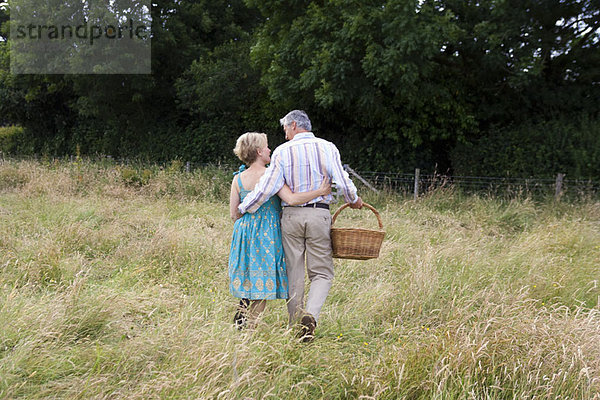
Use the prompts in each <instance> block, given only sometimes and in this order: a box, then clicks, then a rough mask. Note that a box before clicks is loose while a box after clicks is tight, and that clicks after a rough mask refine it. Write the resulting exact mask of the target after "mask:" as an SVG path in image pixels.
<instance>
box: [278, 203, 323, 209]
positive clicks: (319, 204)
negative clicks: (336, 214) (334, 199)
mask: <svg viewBox="0 0 600 400" xmlns="http://www.w3.org/2000/svg"><path fill="white" fill-rule="evenodd" d="M287 207H294V206H287ZM297 207H308V208H324V209H326V210H329V204H326V203H312V204H307V205H305V206H297Z"/></svg>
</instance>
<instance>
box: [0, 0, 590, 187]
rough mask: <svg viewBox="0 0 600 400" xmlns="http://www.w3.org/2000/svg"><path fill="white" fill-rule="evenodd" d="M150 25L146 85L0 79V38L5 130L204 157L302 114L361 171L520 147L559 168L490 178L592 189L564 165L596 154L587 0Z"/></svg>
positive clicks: (495, 0) (164, 5)
mask: <svg viewBox="0 0 600 400" xmlns="http://www.w3.org/2000/svg"><path fill="white" fill-rule="evenodd" d="M9 12H10V10H9V9H8V8H7V9H5V10H3V11H0V23H2V29H1V30H0V31H1V32H2V35H3V37H6V38H8V41H10V38H9V29H8V23H9V19H8V15H9ZM151 15H152V74H151V75H11V74H10V64H9V59H10V58H9V57H10V54H9V51H8V46H7V42H6V41H0V115H2V120H1V121H0V122H1V123H4V124H5V125H6V124H17V125H21V126H23V127H25V128H26V129H25V130H26V132H27V135H28V136H27V137H28V139H26V140H27V141H28V143H29V145H28V146H25V147H26V148H27V149H31V151H36V152H49V153H55V154H67V153H69V152H73V151H74V149H75V147H76V146H78V147H79V148H80V149H81V150H82V151H83V152H85V153H90V154H92V153H104V154H112V155H115V156H119V155H137V156H141V157H146V158H150V159H157V160H158V159H168V158H186V159H189V160H195V161H202V162H215V161H222V160H231V158H232V153H231V148H232V147H233V143H234V141H235V139H236V138H237V136H238V135H239V134H241V133H243V132H245V131H249V130H255V131H266V132H267V133H268V134H269V136H270V138H271V141H272V142H273V143H272V144H278V143H280V142H281V141H282V140H283V138H282V135H281V132H280V128H279V127H278V123H277V121H278V118H280V117H281V116H282V115H283V114H285V113H286V112H287V111H289V110H290V109H293V108H300V109H304V110H306V111H307V112H308V113H309V115H310V117H311V119H312V120H313V126H314V127H315V131H316V133H317V134H318V135H320V136H322V137H325V138H327V139H329V140H332V141H334V142H335V143H336V144H337V145H338V146H339V147H340V150H341V151H342V154H343V157H344V159H345V160H346V161H347V162H350V163H351V164H352V165H354V166H356V167H359V168H363V169H375V170H385V171H387V170H406V169H411V168H414V167H421V168H434V166H436V165H437V168H438V170H445V171H450V172H454V173H471V172H476V171H480V172H481V171H485V173H488V174H493V172H494V168H496V167H497V168H500V167H498V166H499V165H500V164H501V163H500V161H499V160H500V159H501V158H502V157H501V155H495V154H494V152H492V151H489V150H488V147H489V146H491V143H495V144H494V146H498V145H500V146H501V144H502V143H503V142H506V143H512V144H511V146H517V147H519V144H518V143H519V140H518V139H517V140H516V141H515V139H516V138H519V137H521V136H524V137H523V140H521V141H520V143H521V145H520V146H521V147H522V148H521V149H520V151H522V152H524V153H525V154H529V153H531V154H533V153H536V154H539V148H540V145H541V143H539V142H540V141H542V140H543V141H547V143H545V144H544V145H543V146H542V148H544V149H546V150H545V151H546V152H547V153H548V159H550V160H551V159H557V158H556V157H555V156H553V154H562V156H561V157H562V158H560V159H561V161H560V163H550V167H549V166H548V165H547V164H544V170H543V171H542V170H540V168H541V167H539V165H541V164H540V163H537V164H534V163H533V162H532V161H531V160H528V159H527V158H526V157H525V158H519V157H513V159H515V160H517V159H519V161H518V163H520V165H515V166H514V168H513V167H511V166H510V165H507V163H508V164H510V162H504V161H503V164H502V165H503V167H502V168H503V170H502V171H497V173H498V174H500V173H502V174H504V173H506V172H507V171H505V169H507V168H508V172H509V173H510V172H514V173H515V174H538V175H539V174H554V173H555V172H556V171H554V169H556V168H561V169H563V170H565V171H563V172H570V171H572V172H573V173H574V174H578V175H581V176H596V177H599V176H600V166H598V165H597V163H595V161H594V159H593V156H592V155H590V154H592V153H593V152H592V153H589V154H588V153H586V154H587V155H584V156H582V155H581V154H583V153H581V152H577V151H573V152H570V153H569V152H566V153H565V146H566V145H565V143H569V145H568V146H570V148H573V149H577V148H578V147H580V146H581V147H585V146H597V147H600V139H598V140H594V139H593V136H594V135H593V134H591V133H590V132H596V129H597V128H596V127H597V126H598V120H599V118H600V116H599V115H598V107H597V104H599V101H600V67H599V66H600V49H599V46H600V1H598V0H585V1H576V0H547V1H539V0H525V1H521V0H519V1H517V0H479V1H475V0H388V1H373V0H363V1H353V0H351V1H340V0H330V1H303V0H294V1H290V2H280V1H276V0H261V1H258V0H245V1H241V0H238V1H227V2H224V1H206V0H191V1H190V0H184V1H173V0H160V1H155V2H153V3H152V10H151ZM549 126H551V127H552V129H547V127H549ZM560 132H570V133H569V135H570V136H569V137H567V138H563V139H561V140H559V139H558V137H559V136H560V135H561V133H560ZM586 132H587V133H586ZM531 138H536V139H535V140H530V139H531ZM591 138H592V139H591ZM486 146H488V147H486ZM494 148H495V147H494ZM478 151H479V152H480V153H481V154H486V157H485V159H479V160H478V161H477V167H482V166H486V165H487V166H488V167H489V168H488V167H485V168H484V169H481V168H479V169H478V168H475V165H474V164H473V163H470V162H469V156H470V155H472V154H474V153H477V152H478ZM567 153H568V154H572V156H568V157H567V156H564V154H567ZM575 154H578V155H575ZM494 157H500V158H498V159H495V158H494ZM540 157H541V156H540ZM565 157H566V158H565ZM569 157H570V158H569ZM582 157H583V158H584V159H582ZM536 165H538V166H536ZM494 166H496V167H494Z"/></svg>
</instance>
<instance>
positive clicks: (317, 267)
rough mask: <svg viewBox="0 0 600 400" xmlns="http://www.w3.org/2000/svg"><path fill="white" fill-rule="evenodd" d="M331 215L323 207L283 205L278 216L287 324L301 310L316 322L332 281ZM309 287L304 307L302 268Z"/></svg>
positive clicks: (291, 321) (292, 320)
mask: <svg viewBox="0 0 600 400" xmlns="http://www.w3.org/2000/svg"><path fill="white" fill-rule="evenodd" d="M330 229H331V214H330V213H329V210H326V209H323V208H308V207H284V209H283V214H282V217H281V233H282V241H283V250H284V251H285V259H286V268H287V277H288V294H289V299H288V303H287V307H288V313H289V323H290V325H292V324H293V323H294V322H295V321H297V320H298V319H299V318H300V317H301V315H302V313H303V312H308V313H310V314H312V316H313V317H314V318H315V320H317V321H318V319H319V314H320V313H321V308H322V307H323V304H324V303H325V299H326V298H327V294H328V293H329V289H330V288H331V282H332V280H333V259H332V251H331V233H330ZM305 267H306V271H307V273H308V279H309V281H310V289H309V292H308V298H307V300H306V308H304V276H305V273H304V269H305Z"/></svg>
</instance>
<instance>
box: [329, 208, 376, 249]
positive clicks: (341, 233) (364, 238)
mask: <svg viewBox="0 0 600 400" xmlns="http://www.w3.org/2000/svg"><path fill="white" fill-rule="evenodd" d="M349 205H350V204H348V203H346V204H344V205H343V206H341V207H340V208H338V210H337V211H336V212H335V214H333V220H332V221H331V246H332V247H333V256H334V257H336V258H348V259H351V260H368V259H371V258H377V257H379V249H380V248H381V243H383V237H384V236H385V231H384V230H383V223H381V217H380V216H379V213H378V212H377V210H376V209H375V208H373V206H371V205H370V204H367V203H363V207H367V208H368V209H370V210H371V211H373V213H374V214H375V216H376V217H377V221H378V222H379V230H374V229H364V228H334V227H333V224H335V219H336V218H337V216H338V215H339V213H340V211H342V210H343V209H344V208H346V207H348V206H349Z"/></svg>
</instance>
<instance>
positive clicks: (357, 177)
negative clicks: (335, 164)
mask: <svg viewBox="0 0 600 400" xmlns="http://www.w3.org/2000/svg"><path fill="white" fill-rule="evenodd" d="M343 167H344V169H345V170H346V171H348V172H349V173H351V174H352V175H353V176H355V177H356V179H358V180H359V181H361V182H362V183H363V184H364V185H365V186H366V187H368V188H369V189H371V190H372V191H374V192H375V193H379V190H377V189H375V188H374V187H373V185H371V184H370V183H369V182H367V181H366V179H364V178H363V177H362V176H360V175H359V174H357V173H356V171H355V170H353V169H352V168H350V166H349V165H348V164H344V165H343Z"/></svg>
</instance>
